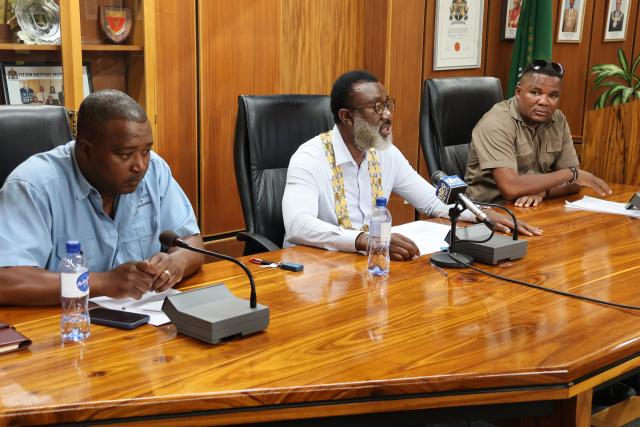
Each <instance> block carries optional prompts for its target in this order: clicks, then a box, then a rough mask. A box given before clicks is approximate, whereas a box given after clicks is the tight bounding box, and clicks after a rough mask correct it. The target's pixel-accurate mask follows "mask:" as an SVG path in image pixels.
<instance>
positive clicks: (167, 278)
mask: <svg viewBox="0 0 640 427" xmlns="http://www.w3.org/2000/svg"><path fill="white" fill-rule="evenodd" d="M167 283H171V272H170V271H169V270H168V269H167V270H164V271H163V272H162V273H160V275H159V276H158V277H156V279H155V280H154V282H153V285H152V286H151V288H152V290H154V291H156V292H158V290H159V289H161V288H162V287H164V286H166V285H167Z"/></svg>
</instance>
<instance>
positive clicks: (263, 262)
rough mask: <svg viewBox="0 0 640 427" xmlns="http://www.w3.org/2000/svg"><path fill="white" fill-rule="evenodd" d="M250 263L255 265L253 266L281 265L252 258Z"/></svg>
mask: <svg viewBox="0 0 640 427" xmlns="http://www.w3.org/2000/svg"><path fill="white" fill-rule="evenodd" d="M249 262H250V263H253V264H258V265H271V264H275V265H280V264H279V263H277V262H274V261H267V260H264V259H260V258H251V259H250V260H249Z"/></svg>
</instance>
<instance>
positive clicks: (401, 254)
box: [389, 233, 420, 261]
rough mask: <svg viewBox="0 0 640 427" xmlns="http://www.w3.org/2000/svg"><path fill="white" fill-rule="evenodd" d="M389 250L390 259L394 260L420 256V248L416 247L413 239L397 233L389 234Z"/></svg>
mask: <svg viewBox="0 0 640 427" xmlns="http://www.w3.org/2000/svg"><path fill="white" fill-rule="evenodd" d="M389 252H390V255H391V259H392V260H394V261H403V260H407V259H411V258H413V257H417V256H420V249H418V246H417V245H416V244H415V243H414V242H413V240H411V239H409V238H408V237H405V236H403V235H402V234H398V233H393V234H391V244H390V247H389Z"/></svg>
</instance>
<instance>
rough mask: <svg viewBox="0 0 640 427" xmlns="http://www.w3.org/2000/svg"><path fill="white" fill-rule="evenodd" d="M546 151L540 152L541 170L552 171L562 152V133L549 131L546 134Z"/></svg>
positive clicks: (544, 171)
mask: <svg viewBox="0 0 640 427" xmlns="http://www.w3.org/2000/svg"><path fill="white" fill-rule="evenodd" d="M545 139H546V141H545V145H544V151H543V152H542V153H541V154H540V167H541V168H542V170H541V172H543V173H547V172H551V171H552V169H553V165H554V164H555V162H556V160H557V159H558V157H559V156H560V153H561V152H562V134H561V133H559V132H549V134H548V135H547V136H546V138H545Z"/></svg>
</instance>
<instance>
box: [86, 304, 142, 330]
mask: <svg viewBox="0 0 640 427" xmlns="http://www.w3.org/2000/svg"><path fill="white" fill-rule="evenodd" d="M89 317H90V318H91V323H96V324H98V325H105V326H113V327H116V328H121V329H134V328H137V327H138V326H142V325H144V324H145V323H147V322H148V321H149V316H148V315H146V314H139V313H131V312H128V311H120V310H111V309H108V308H103V307H98V308H93V309H91V310H89Z"/></svg>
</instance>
